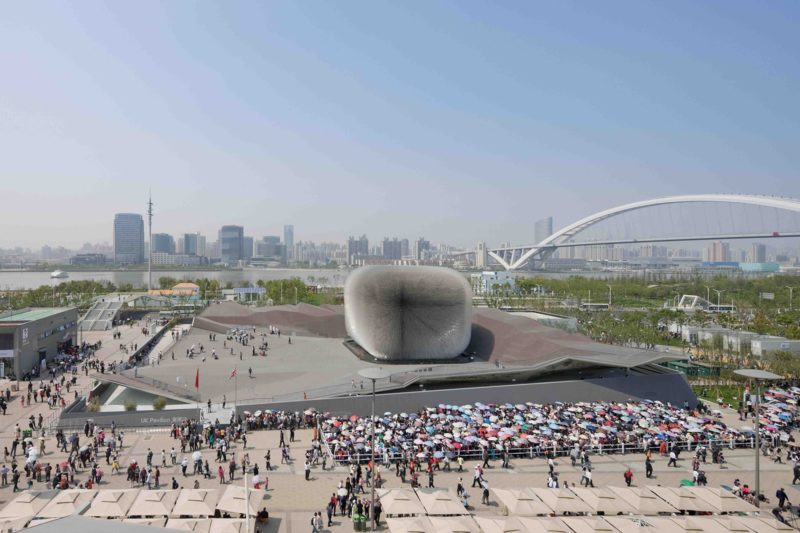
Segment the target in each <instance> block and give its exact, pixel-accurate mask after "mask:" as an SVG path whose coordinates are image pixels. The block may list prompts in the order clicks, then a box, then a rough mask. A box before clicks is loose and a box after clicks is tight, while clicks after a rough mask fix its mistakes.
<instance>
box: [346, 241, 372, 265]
mask: <svg viewBox="0 0 800 533" xmlns="http://www.w3.org/2000/svg"><path fill="white" fill-rule="evenodd" d="M367 255H369V240H368V239H367V236H366V235H362V236H361V237H359V238H358V239H356V238H355V237H353V236H352V235H351V236H350V238H349V239H347V262H348V264H351V265H352V264H354V263H355V258H356V257H358V256H367Z"/></svg>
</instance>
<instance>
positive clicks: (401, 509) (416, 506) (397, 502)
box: [378, 489, 425, 517]
mask: <svg viewBox="0 0 800 533" xmlns="http://www.w3.org/2000/svg"><path fill="white" fill-rule="evenodd" d="M378 496H379V498H380V501H381V507H382V508H383V513H384V514H385V515H386V516H387V517H389V516H417V515H424V514H425V507H423V505H422V502H420V501H419V498H418V497H417V495H416V493H415V492H414V491H413V490H408V489H383V490H380V491H378Z"/></svg>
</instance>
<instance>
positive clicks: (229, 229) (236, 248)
mask: <svg viewBox="0 0 800 533" xmlns="http://www.w3.org/2000/svg"><path fill="white" fill-rule="evenodd" d="M218 242H219V257H220V259H222V262H223V263H229V264H232V263H236V262H237V261H241V260H242V259H243V258H244V228H243V227H242V226H222V228H220V230H219V241H218Z"/></svg>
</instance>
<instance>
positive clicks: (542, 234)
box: [533, 217, 553, 244]
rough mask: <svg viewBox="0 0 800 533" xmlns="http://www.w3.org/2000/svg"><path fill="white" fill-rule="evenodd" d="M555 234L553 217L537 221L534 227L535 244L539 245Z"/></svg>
mask: <svg viewBox="0 0 800 533" xmlns="http://www.w3.org/2000/svg"><path fill="white" fill-rule="evenodd" d="M552 234H553V217H547V218H543V219H541V220H537V221H536V224H535V225H534V227H533V240H534V241H536V242H535V243H534V244H539V243H540V242H542V241H543V240H545V239H546V238H548V237H549V236H550V235H552Z"/></svg>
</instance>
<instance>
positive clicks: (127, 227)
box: [114, 213, 144, 265]
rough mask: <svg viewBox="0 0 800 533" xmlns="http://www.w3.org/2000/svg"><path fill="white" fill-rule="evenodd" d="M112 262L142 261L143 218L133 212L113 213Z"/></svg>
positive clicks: (133, 262)
mask: <svg viewBox="0 0 800 533" xmlns="http://www.w3.org/2000/svg"><path fill="white" fill-rule="evenodd" d="M114 262H115V263H118V264H125V265H138V264H142V263H144V219H143V218H142V215H138V214H135V213H117V214H116V215H114Z"/></svg>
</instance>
